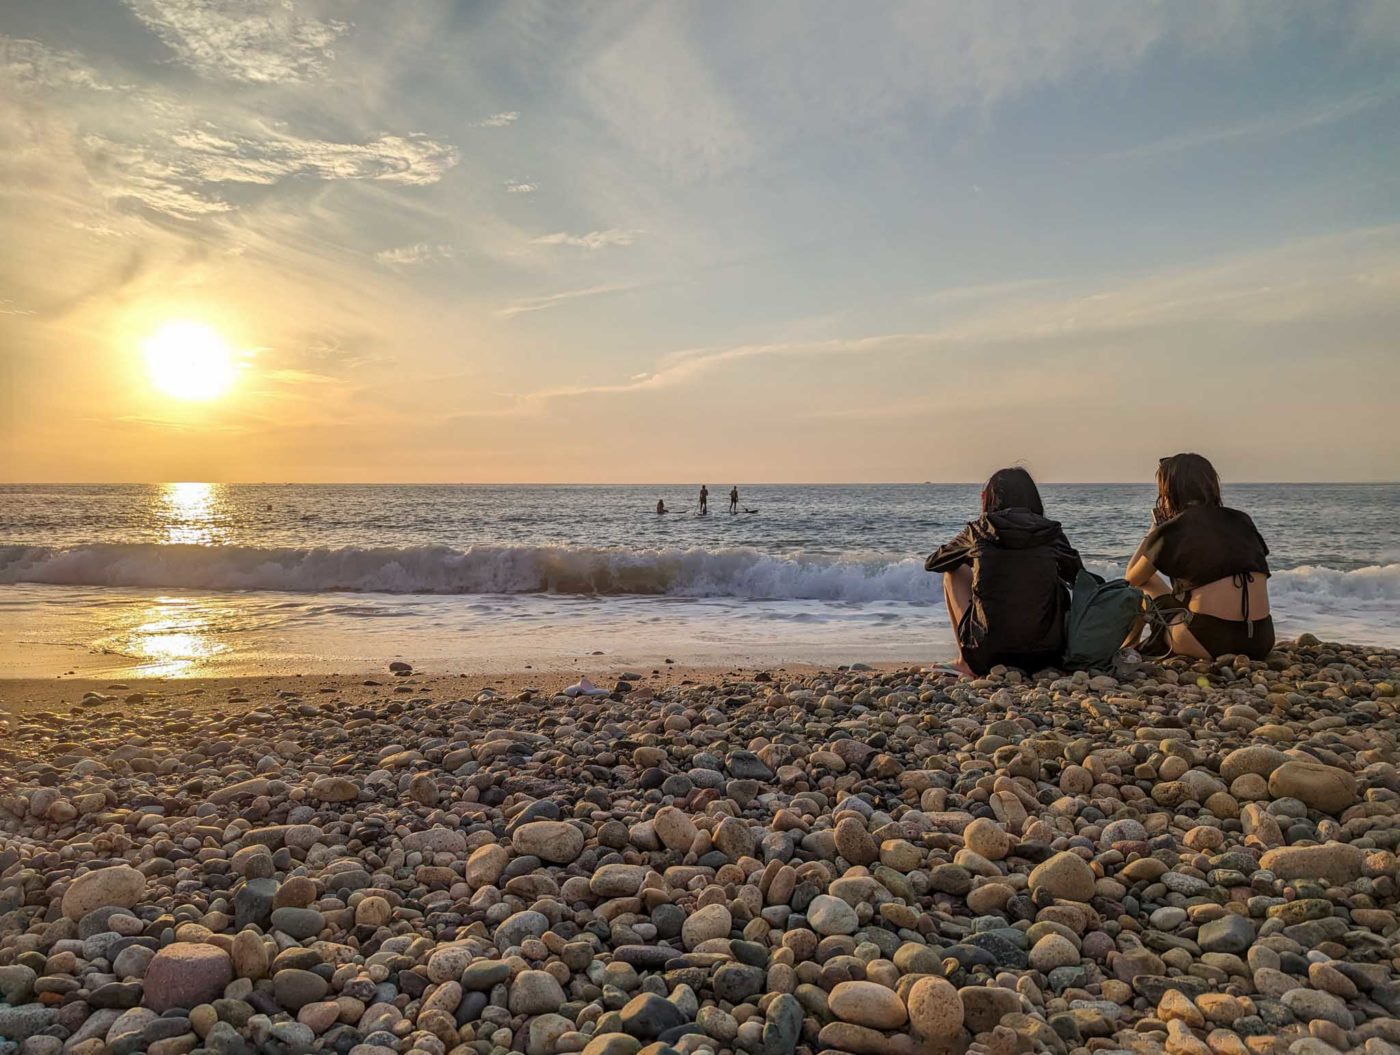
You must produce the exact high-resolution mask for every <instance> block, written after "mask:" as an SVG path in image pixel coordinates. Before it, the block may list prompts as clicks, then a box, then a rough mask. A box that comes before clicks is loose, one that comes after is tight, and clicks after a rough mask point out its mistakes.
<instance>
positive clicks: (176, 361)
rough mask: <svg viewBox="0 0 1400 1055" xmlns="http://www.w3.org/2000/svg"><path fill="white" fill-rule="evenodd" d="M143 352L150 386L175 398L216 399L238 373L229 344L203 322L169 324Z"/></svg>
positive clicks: (192, 399)
mask: <svg viewBox="0 0 1400 1055" xmlns="http://www.w3.org/2000/svg"><path fill="white" fill-rule="evenodd" d="M142 350H143V351H144V352H145V353H146V372H147V373H148V374H149V375H150V378H151V384H153V385H155V387H156V388H158V389H159V390H160V391H162V392H164V393H165V394H166V395H168V396H173V397H174V398H175V399H187V400H191V401H197V402H203V401H205V400H210V399H217V398H218V397H219V396H221V395H223V394H224V393H225V392H227V391H228V390H229V387H230V386H231V385H232V384H233V382H234V379H235V377H236V376H237V374H238V366H237V364H236V363H235V362H234V358H233V352H232V350H231V349H230V348H229V346H228V342H227V341H225V340H224V339H223V338H222V337H221V336H219V334H218V333H216V332H215V331H214V330H212V329H211V328H209V327H208V326H206V325H204V324H203V323H201V322H167V323H166V324H165V325H164V326H162V327H161V328H160V329H158V330H157V331H156V332H155V333H153V334H151V336H150V337H148V338H147V339H146V342H145V343H144V344H143V345H142Z"/></svg>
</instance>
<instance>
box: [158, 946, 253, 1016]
mask: <svg viewBox="0 0 1400 1055" xmlns="http://www.w3.org/2000/svg"><path fill="white" fill-rule="evenodd" d="M231 981H233V961H231V960H230V959H229V956H228V953H226V952H224V950H223V949H220V948H219V947H218V946H217V945H202V944H196V943H194V942H176V943H175V944H174V945H167V946H166V947H165V948H163V949H161V950H160V951H159V952H157V953H156V954H155V956H154V957H153V958H152V960H151V962H150V964H149V965H148V966H147V967H146V975H145V979H144V993H145V998H144V999H143V1001H142V1003H143V1004H144V1005H145V1006H146V1007H148V1008H150V1009H151V1010H152V1011H154V1012H156V1013H157V1014H163V1013H164V1012H166V1011H169V1010H170V1009H171V1008H172V1007H186V1008H188V1007H194V1006H195V1005H196V1004H210V1003H213V1002H214V1001H215V1000H217V999H218V998H219V997H221V996H222V995H223V993H224V987H225V986H227V985H228V984H229V982H231Z"/></svg>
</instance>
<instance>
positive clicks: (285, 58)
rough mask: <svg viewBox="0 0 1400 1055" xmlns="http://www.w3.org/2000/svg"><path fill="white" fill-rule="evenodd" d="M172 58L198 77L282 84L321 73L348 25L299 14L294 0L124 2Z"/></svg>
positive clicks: (143, 0) (141, 0)
mask: <svg viewBox="0 0 1400 1055" xmlns="http://www.w3.org/2000/svg"><path fill="white" fill-rule="evenodd" d="M126 5H127V7H129V8H130V9H131V11H132V13H133V14H134V15H135V16H136V17H137V18H139V19H140V20H141V21H142V22H143V23H145V24H146V26H148V27H149V28H150V29H151V31H152V32H154V33H155V34H156V36H158V37H159V38H160V39H161V41H163V42H164V43H165V45H166V46H167V47H169V48H170V50H171V51H173V52H174V53H175V56H176V58H178V59H179V60H180V62H182V63H183V64H184V65H186V66H188V67H190V68H191V69H192V70H194V71H195V72H196V73H198V74H199V75H200V76H202V77H209V78H213V79H227V80H232V81H243V82H246V83H250V84H285V83H288V82H294V81H308V80H314V79H317V78H319V77H322V76H324V75H325V73H326V70H327V67H328V65H329V63H330V61H331V59H332V58H333V56H334V52H333V51H332V48H331V46H332V45H333V44H334V43H335V42H336V40H337V39H338V38H339V37H340V36H341V35H342V34H343V33H345V32H346V30H348V29H349V28H350V27H349V25H348V24H346V23H344V22H338V21H334V20H322V19H318V18H312V17H309V16H306V15H302V14H298V12H297V5H296V4H295V3H294V2H293V0H126Z"/></svg>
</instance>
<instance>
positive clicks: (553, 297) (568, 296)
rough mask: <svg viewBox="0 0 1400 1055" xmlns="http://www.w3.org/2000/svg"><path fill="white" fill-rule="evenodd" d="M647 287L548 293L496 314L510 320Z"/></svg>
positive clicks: (634, 285)
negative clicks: (562, 305) (530, 313)
mask: <svg viewBox="0 0 1400 1055" xmlns="http://www.w3.org/2000/svg"><path fill="white" fill-rule="evenodd" d="M645 285H647V283H644V282H619V283H616V284H613V285H603V286H589V287H587V288H586V289H568V290H564V291H563V292H562V293H550V294H547V295H545V296H543V297H526V298H524V299H523V300H517V301H515V302H514V303H513V304H509V305H507V306H506V307H504V308H502V309H500V310H499V311H498V312H496V314H497V315H501V316H503V317H505V318H512V317H514V316H516V315H524V314H526V313H528V312H532V311H545V310H546V309H548V308H556V307H558V306H559V305H560V304H566V303H568V302H569V301H571V300H579V299H581V298H583V297H601V296H606V295H608V294H611V293H627V292H630V291H632V290H634V289H641V288H642V287H643V286H645Z"/></svg>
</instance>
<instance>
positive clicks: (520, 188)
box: [506, 179, 540, 194]
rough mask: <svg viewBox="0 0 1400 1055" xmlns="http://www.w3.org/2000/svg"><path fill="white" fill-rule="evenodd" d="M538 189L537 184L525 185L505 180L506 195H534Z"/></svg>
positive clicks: (512, 180) (519, 181) (516, 181)
mask: <svg viewBox="0 0 1400 1055" xmlns="http://www.w3.org/2000/svg"><path fill="white" fill-rule="evenodd" d="M539 189H540V185H539V184H538V183H526V182H524V181H522V180H515V179H508V180H506V193H507V194H534V193H535V191H537V190H539Z"/></svg>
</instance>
